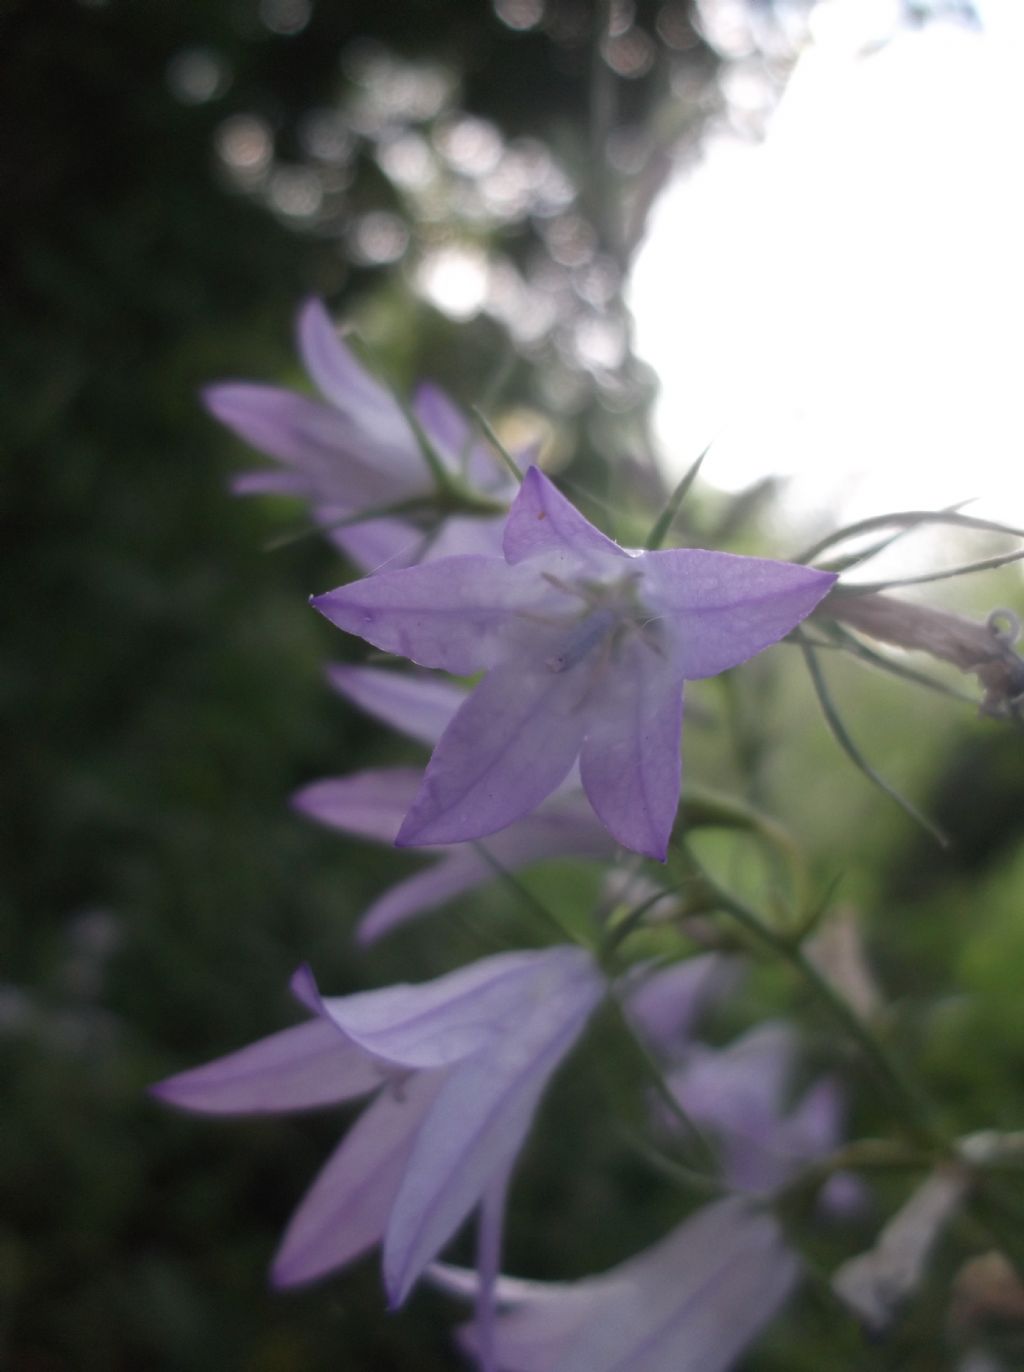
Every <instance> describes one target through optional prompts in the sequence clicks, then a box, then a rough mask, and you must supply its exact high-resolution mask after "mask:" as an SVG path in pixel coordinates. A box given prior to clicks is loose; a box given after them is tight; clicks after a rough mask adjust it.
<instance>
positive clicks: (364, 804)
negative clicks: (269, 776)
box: [291, 767, 422, 843]
mask: <svg viewBox="0 0 1024 1372" xmlns="http://www.w3.org/2000/svg"><path fill="white" fill-rule="evenodd" d="M421 777H422V773H421V772H419V771H416V770H415V769H414V768H411V767H382V768H377V769H373V770H370V771H366V772H355V773H353V775H352V776H347V777H328V778H325V779H324V780H323V781H314V782H312V783H310V785H308V786H303V787H302V789H301V790H299V791H296V792H295V794H294V795H293V796H292V798H291V803H292V806H293V807H294V808H295V809H296V810H299V811H301V812H302V814H304V815H308V816H309V818H310V819H314V820H316V821H317V823H318V824H326V825H327V826H328V827H329V828H331V829H340V830H341V831H342V833H346V834H358V835H359V837H360V838H368V839H374V840H376V841H377V842H378V843H394V841H395V835H396V834H397V833H398V828H399V825H400V824H401V823H402V818H403V816H404V815H405V812H406V811H407V810H408V808H409V804H410V802H411V800H412V798H413V796H414V795H415V794H416V792H417V790H418V789H419V784H420V779H421Z"/></svg>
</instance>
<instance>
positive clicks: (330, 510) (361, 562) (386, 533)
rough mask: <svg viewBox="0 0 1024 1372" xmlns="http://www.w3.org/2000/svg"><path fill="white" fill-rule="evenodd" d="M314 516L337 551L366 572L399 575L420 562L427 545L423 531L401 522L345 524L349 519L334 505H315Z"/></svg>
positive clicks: (362, 521)
mask: <svg viewBox="0 0 1024 1372" xmlns="http://www.w3.org/2000/svg"><path fill="white" fill-rule="evenodd" d="M312 514H313V517H314V519H315V520H316V522H317V523H318V524H319V525H320V526H321V528H322V529H323V530H324V533H325V534H326V536H327V537H328V538H329V539H330V541H331V542H332V543H333V544H334V546H335V547H336V548H340V549H341V551H342V552H343V553H344V554H345V556H346V557H347V558H348V559H349V561H351V562H353V563H354V564H355V565H356V566H357V567H359V568H361V570H362V571H364V572H379V571H385V570H387V571H395V570H396V569H397V568H399V567H411V566H412V565H413V564H414V563H416V562H419V561H420V553H421V551H422V549H423V548H424V546H425V545H426V542H427V536H426V535H425V534H424V532H423V530H422V529H417V528H416V526H415V525H414V524H408V523H406V522H405V521H404V520H401V519H365V520H360V521H359V522H358V523H354V524H350V523H345V522H343V521H345V520H346V519H347V515H346V514H344V513H342V512H341V511H339V510H337V507H332V506H330V505H322V504H320V505H314V506H313V510H312Z"/></svg>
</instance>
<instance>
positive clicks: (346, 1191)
mask: <svg viewBox="0 0 1024 1372" xmlns="http://www.w3.org/2000/svg"><path fill="white" fill-rule="evenodd" d="M442 1080H443V1073H423V1074H422V1075H420V1076H417V1077H414V1078H411V1079H410V1080H409V1081H407V1082H404V1083H402V1084H401V1085H400V1086H393V1087H388V1088H387V1089H386V1090H385V1091H383V1092H382V1093H381V1095H380V1096H378V1097H377V1099H376V1100H375V1101H374V1103H373V1104H372V1105H371V1106H370V1108H369V1109H368V1110H366V1111H365V1112H364V1113H363V1115H362V1116H361V1117H360V1118H359V1120H358V1121H357V1122H356V1123H355V1124H354V1125H353V1127H352V1128H351V1129H350V1130H349V1131H348V1133H347V1134H346V1135H345V1138H344V1139H343V1140H342V1142H341V1144H340V1145H339V1146H338V1148H336V1149H335V1151H334V1153H332V1155H331V1157H330V1158H329V1159H328V1161H327V1163H326V1164H325V1166H324V1167H323V1168H322V1169H321V1171H320V1172H319V1174H318V1175H317V1177H316V1180H315V1181H314V1182H313V1184H312V1186H311V1187H310V1188H309V1190H308V1191H307V1192H306V1194H305V1196H304V1197H303V1198H302V1200H301V1201H300V1203H299V1206H298V1209H297V1210H296V1211H295V1213H294V1214H293V1215H292V1218H291V1220H290V1221H289V1224H288V1228H287V1229H286V1230H285V1233H284V1237H283V1239H282V1240H281V1244H280V1247H279V1248H278V1251H277V1254H276V1256H275V1258H274V1262H273V1266H272V1268H271V1280H272V1281H273V1283H274V1285H275V1286H279V1287H284V1286H298V1285H301V1284H302V1283H304V1282H309V1281H313V1280H315V1279H316V1278H317V1277H322V1276H324V1275H325V1273H327V1272H332V1271H334V1270H335V1269H336V1268H338V1267H341V1266H342V1265H343V1264H345V1263H347V1262H351V1261H352V1259H353V1258H357V1257H358V1256H359V1255H360V1254H361V1253H364V1252H366V1250H367V1249H368V1248H372V1247H373V1245H374V1244H375V1243H377V1241H378V1240H379V1239H380V1238H381V1236H382V1235H383V1233H384V1230H385V1227H386V1225H387V1221H388V1215H389V1213H390V1211H391V1207H392V1204H393V1202H394V1198H395V1193H396V1191H397V1189H398V1185H399V1182H400V1181H401V1178H402V1175H403V1173H404V1171H405V1168H406V1166H407V1164H408V1159H409V1154H410V1152H411V1150H412V1146H413V1142H414V1140H415V1137H416V1134H417V1132H418V1130H419V1128H420V1125H421V1124H422V1121H423V1118H424V1115H425V1114H426V1112H427V1111H428V1110H429V1109H430V1106H431V1105H432V1104H433V1102H434V1099H435V1098H436V1096H437V1092H438V1090H439V1088H440V1085H441V1082H442Z"/></svg>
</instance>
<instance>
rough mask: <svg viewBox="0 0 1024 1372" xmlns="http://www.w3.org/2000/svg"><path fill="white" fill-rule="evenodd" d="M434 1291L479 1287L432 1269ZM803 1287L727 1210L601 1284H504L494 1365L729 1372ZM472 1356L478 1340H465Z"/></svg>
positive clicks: (779, 1243) (548, 1371)
mask: <svg viewBox="0 0 1024 1372" xmlns="http://www.w3.org/2000/svg"><path fill="white" fill-rule="evenodd" d="M429 1275H430V1278H431V1280H432V1281H433V1282H434V1283H435V1284H436V1285H438V1286H440V1287H442V1289H444V1290H447V1291H449V1292H451V1293H452V1294H454V1295H458V1296H473V1295H475V1294H476V1293H477V1290H478V1279H477V1278H476V1277H475V1276H474V1274H473V1273H470V1272H464V1271H461V1270H460V1269H458V1268H452V1267H447V1266H443V1265H440V1264H439V1265H435V1266H434V1267H433V1268H432V1269H431V1270H430V1273H429ZM798 1277H799V1261H798V1259H797V1258H796V1256H795V1255H794V1254H793V1253H792V1252H791V1251H790V1250H789V1248H787V1246H786V1244H785V1241H784V1239H783V1236H782V1231H781V1229H780V1227H779V1225H778V1223H777V1222H776V1220H775V1219H774V1218H773V1217H772V1216H770V1215H768V1214H766V1213H763V1212H757V1211H755V1210H753V1209H752V1208H751V1207H750V1206H749V1205H746V1204H744V1203H743V1202H740V1201H737V1200H733V1199H729V1200H724V1201H718V1202H716V1203H715V1204H713V1205H708V1206H705V1207H704V1208H703V1209H701V1210H699V1211H698V1212H697V1213H696V1214H695V1215H692V1216H691V1217H690V1218H689V1219H688V1220H686V1221H685V1222H684V1223H683V1224H681V1225H679V1226H678V1228H676V1229H675V1230H673V1231H672V1233H670V1234H669V1235H668V1236H667V1237H666V1238H665V1239H663V1240H662V1241H661V1242H660V1243H658V1244H656V1245H655V1246H654V1247H653V1248H649V1249H648V1250H647V1251H646V1252H644V1253H641V1254H639V1255H638V1256H636V1257H633V1258H630V1259H629V1260H628V1261H627V1262H624V1263H622V1264H621V1265H620V1266H618V1267H614V1268H612V1269H611V1271H609V1272H605V1273H603V1274H602V1275H601V1276H598V1277H589V1278H586V1279H584V1280H582V1281H575V1282H552V1283H545V1282H530V1281H517V1280H514V1279H509V1278H501V1279H500V1280H499V1281H498V1283H497V1287H496V1291H495V1295H496V1298H497V1301H498V1304H499V1306H500V1307H502V1313H501V1314H500V1315H499V1316H498V1318H497V1321H496V1324H495V1327H494V1329H493V1331H492V1333H493V1347H494V1357H493V1361H492V1365H493V1366H494V1367H496V1368H499V1369H500V1370H501V1372H726V1369H727V1368H729V1367H731V1366H732V1365H733V1364H734V1363H735V1361H736V1359H737V1358H738V1357H739V1356H740V1355H741V1354H742V1352H743V1350H744V1349H745V1348H746V1347H747V1346H748V1345H749V1344H750V1343H752V1342H753V1340H754V1339H755V1338H756V1337H757V1336H758V1334H760V1332H761V1330H762V1329H763V1328H764V1327H765V1325H767V1324H768V1322H769V1321H770V1320H771V1319H772V1318H773V1317H774V1316H775V1314H776V1313H777V1312H778V1310H779V1309H780V1308H781V1306H782V1305H783V1303H784V1302H785V1300H786V1299H787V1297H788V1296H789V1295H790V1293H791V1292H792V1290H793V1288H794V1286H795V1285H796V1282H797V1279H798ZM461 1339H462V1342H463V1344H464V1346H465V1347H466V1348H467V1350H468V1351H469V1352H470V1353H472V1354H474V1355H475V1356H478V1357H479V1356H480V1354H481V1352H482V1349H481V1330H480V1327H479V1325H478V1326H477V1327H470V1328H467V1329H465V1330H463V1331H462V1335H461Z"/></svg>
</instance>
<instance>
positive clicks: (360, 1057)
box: [150, 1020, 381, 1115]
mask: <svg viewBox="0 0 1024 1372" xmlns="http://www.w3.org/2000/svg"><path fill="white" fill-rule="evenodd" d="M380 1083H381V1069H380V1064H379V1063H377V1062H375V1061H374V1060H373V1059H372V1058H370V1057H368V1056H367V1055H366V1054H365V1053H364V1052H363V1051H362V1050H361V1049H360V1048H358V1047H357V1046H356V1045H355V1044H352V1043H346V1042H345V1040H344V1039H343V1038H342V1037H341V1035H340V1034H339V1033H338V1032H337V1030H335V1029H333V1028H332V1026H331V1025H330V1024H328V1023H326V1022H325V1021H324V1020H314V1021H313V1023H312V1024H298V1025H296V1026H295V1027H294V1028H292V1029H284V1030H282V1032H281V1033H279V1034H271V1035H270V1036H269V1037H268V1038H264V1039H259V1040H258V1041H257V1042H256V1043H250V1044H249V1045H248V1046H247V1047H245V1048H240V1049H239V1050H238V1051H237V1052H235V1053H228V1054H227V1056H226V1057H222V1058H217V1059H216V1060H215V1061H213V1062H207V1063H204V1064H203V1066H202V1067H193V1068H192V1069H191V1070H190V1071H188V1072H179V1073H178V1074H177V1076H173V1077H168V1078H167V1079H166V1080H165V1081H161V1082H158V1083H157V1084H156V1085H155V1086H152V1087H150V1091H151V1092H152V1094H153V1095H155V1096H157V1097H158V1098H159V1099H160V1100H162V1101H165V1102H166V1103H167V1104H169V1105H177V1106H180V1107H181V1109H183V1110H196V1111H199V1112H201V1113H202V1114H208V1115H240V1114H253V1115H261V1114H279V1113H284V1112H286V1111H289V1110H309V1109H313V1108H314V1107H316V1106H321V1105H334V1104H336V1103H337V1102H338V1101H343V1100H353V1099H355V1098H356V1097H357V1096H364V1095H366V1094H367V1092H369V1091H373V1090H376V1088H377V1087H378V1086H379V1085H380Z"/></svg>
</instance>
